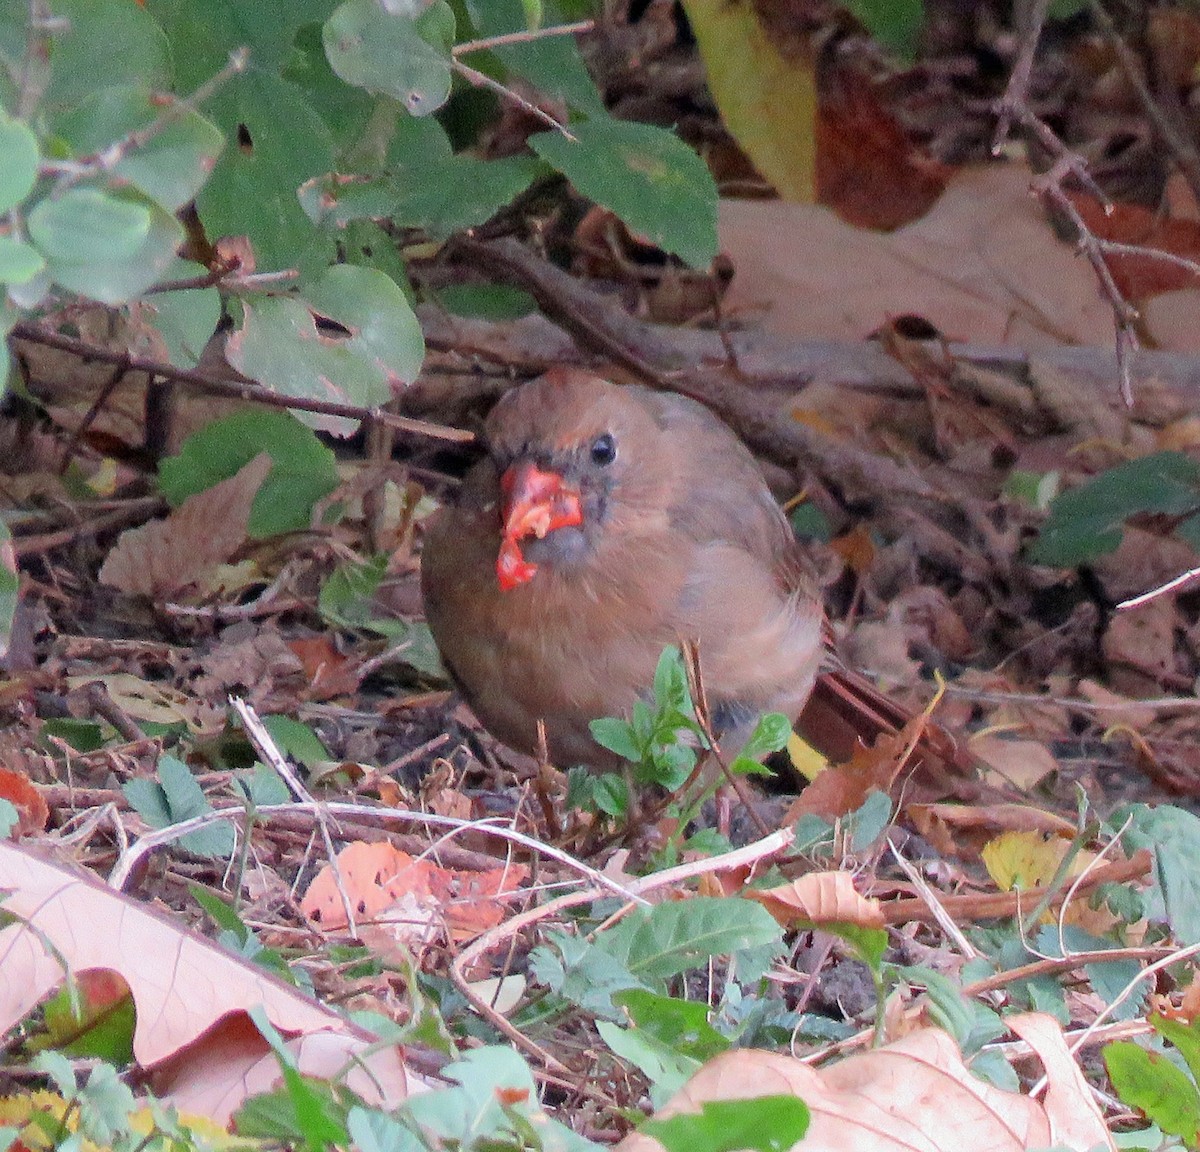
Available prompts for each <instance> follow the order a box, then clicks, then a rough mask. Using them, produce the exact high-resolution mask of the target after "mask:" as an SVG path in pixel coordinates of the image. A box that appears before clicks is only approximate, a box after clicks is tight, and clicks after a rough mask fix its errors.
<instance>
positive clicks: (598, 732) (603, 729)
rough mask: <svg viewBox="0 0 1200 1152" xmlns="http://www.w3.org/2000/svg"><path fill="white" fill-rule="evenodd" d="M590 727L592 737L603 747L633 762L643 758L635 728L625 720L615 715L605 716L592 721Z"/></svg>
mask: <svg viewBox="0 0 1200 1152" xmlns="http://www.w3.org/2000/svg"><path fill="white" fill-rule="evenodd" d="M588 729H589V730H590V731H591V733H592V739H593V740H595V741H596V743H597V744H599V745H600V747H601V748H607V749H608V750H609V751H610V752H614V753H616V755H618V756H620V757H621V758H622V759H623V760H629V761H632V762H633V763H637V761H638V760H640V759H641V757H642V748H641V745H640V744H639V743H638V741H637V737H636V736H635V735H634V731H633V728H632V727H631V726H630V725H629V724H627V723H626V722H625V721H624V720H618V719H617V718H616V717H615V716H603V717H601V718H600V719H598V720H593V721H591V722H590V723H589V724H588Z"/></svg>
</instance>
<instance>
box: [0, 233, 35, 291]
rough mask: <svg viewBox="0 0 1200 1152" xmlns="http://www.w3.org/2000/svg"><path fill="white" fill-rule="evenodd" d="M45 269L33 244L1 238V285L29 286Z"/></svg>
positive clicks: (6, 237) (10, 238) (7, 237)
mask: <svg viewBox="0 0 1200 1152" xmlns="http://www.w3.org/2000/svg"><path fill="white" fill-rule="evenodd" d="M45 267H46V261H45V260H43V259H42V257H41V253H39V252H38V250H37V249H36V248H35V247H33V245H32V244H26V243H25V242H24V241H23V240H14V239H13V238H12V237H11V236H0V284H27V283H28V282H29V281H30V280H32V279H33V278H34V277H35V276H36V275H37V274H38V273H39V272H40V271H41V270H42V269H43V268H45Z"/></svg>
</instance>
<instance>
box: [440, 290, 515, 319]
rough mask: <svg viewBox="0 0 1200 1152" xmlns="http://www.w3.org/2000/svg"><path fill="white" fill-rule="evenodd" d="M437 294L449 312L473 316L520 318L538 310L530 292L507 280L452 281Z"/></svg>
mask: <svg viewBox="0 0 1200 1152" xmlns="http://www.w3.org/2000/svg"><path fill="white" fill-rule="evenodd" d="M436 298H437V302H438V303H439V304H440V305H441V306H442V307H443V308H445V309H446V311H447V312H452V313H454V315H455V316H465V317H467V319H470V320H493V321H501V320H519V319H521V317H522V316H528V315H530V313H533V312H536V311H537V301H536V300H534V298H533V297H532V296H530V295H529V293H528V292H522V291H521V289H520V288H511V287H509V286H508V285H507V284H449V285H447V286H446V287H445V288H442V289H440V290H439V291H438V293H437V297H436Z"/></svg>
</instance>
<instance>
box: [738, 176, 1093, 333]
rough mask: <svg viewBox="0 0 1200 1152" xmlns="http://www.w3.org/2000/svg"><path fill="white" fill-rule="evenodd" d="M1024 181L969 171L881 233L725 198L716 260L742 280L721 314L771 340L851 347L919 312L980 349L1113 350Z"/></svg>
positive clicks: (824, 213)
mask: <svg viewBox="0 0 1200 1152" xmlns="http://www.w3.org/2000/svg"><path fill="white" fill-rule="evenodd" d="M1031 179H1032V177H1031V175H1030V173H1029V171H1028V170H1027V169H1025V168H1022V167H1019V166H1017V165H1003V164H997V165H989V166H987V167H981V168H971V169H965V170H963V171H962V172H961V173H959V175H958V176H956V177H955V178H954V180H952V181H951V183H950V184H949V186H948V187H947V189H946V192H945V193H944V194H943V195H942V197H941V199H940V200H938V202H937V203H936V204H935V205H934V206H933V208H932V209H931V210H930V212H929V213H928V214H927V215H926V216H925V217H923V218H922V219H920V220H918V221H917V222H916V223H914V224H910V225H908V226H907V227H904V228H901V229H899V230H898V231H896V232H893V233H891V234H890V235H880V234H879V233H877V232H866V231H862V230H860V229H857V228H852V227H850V226H849V225H848V224H844V223H842V222H841V221H840V220H839V219H838V218H837V217H836V216H835V215H834V214H833V213H832V212H831V211H829V210H828V209H825V208H818V207H814V206H811V205H804V204H786V203H783V202H781V201H767V200H724V201H722V203H721V216H720V234H721V248H722V251H724V252H725V253H726V254H727V255H728V256H729V257H730V258H731V259H732V260H733V263H734V267H735V268H736V271H737V275H736V277H735V278H734V281H733V284H732V286H731V288H730V295H729V298H728V300H727V303H726V307H728V308H731V309H734V310H737V311H739V312H742V313H746V312H750V313H752V314H756V313H759V312H764V311H765V312H766V316H765V319H764V323H765V326H766V327H767V328H768V329H770V330H771V331H773V332H776V333H778V334H781V335H785V336H799V337H803V338H806V339H811V338H824V339H831V340H860V339H862V338H863V337H864V336H866V335H868V334H869V333H871V332H874V331H875V330H876V329H877V328H880V327H881V326H883V325H884V324H886V323H887V322H888V321H889V320H890V319H891V318H892V317H894V316H898V315H899V316H902V315H905V314H910V313H917V314H919V315H921V316H924V317H925V318H926V319H927V320H929V321H930V322H931V323H933V324H934V325H936V326H937V327H938V328H939V329H940V330H941V331H942V332H944V333H945V334H946V335H947V336H949V337H950V338H951V339H961V340H971V341H975V342H978V343H980V344H1001V343H1010V342H1011V343H1018V344H1023V345H1025V346H1030V347H1037V346H1041V347H1045V346H1047V345H1053V344H1061V343H1067V344H1083V345H1106V344H1111V342H1112V310H1111V309H1110V308H1109V306H1108V305H1107V304H1106V303H1105V302H1104V300H1103V299H1102V298H1101V296H1100V293H1099V292H1098V290H1097V288H1096V280H1095V276H1094V274H1093V273H1092V271H1091V269H1090V268H1089V267H1088V265H1087V262H1086V261H1085V260H1080V259H1079V258H1078V256H1077V255H1076V254H1075V250H1074V248H1073V247H1072V246H1071V245H1070V244H1068V243H1064V242H1063V241H1061V240H1059V239H1058V238H1057V237H1056V236H1055V235H1054V232H1053V230H1052V228H1051V227H1050V224H1049V223H1048V222H1047V220H1046V218H1045V214H1044V212H1043V211H1042V209H1041V206H1040V205H1039V204H1038V202H1037V201H1036V200H1035V199H1034V198H1033V197H1031V196H1030V194H1029V184H1030V180H1031Z"/></svg>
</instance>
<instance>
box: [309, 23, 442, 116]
mask: <svg viewBox="0 0 1200 1152" xmlns="http://www.w3.org/2000/svg"><path fill="white" fill-rule="evenodd" d="M447 31H449V33H450V40H453V34H454V15H453V12H452V11H451V9H450V6H449V5H448V4H447V3H446V2H445V0H434V3H433V4H432V5H431V6H430V7H429V8H428V9H427V10H426V11H425V12H424V13H423V14H422V15H421V17H420V19H419V20H414V19H413V18H412V16H409V15H404V14H402V13H399V12H388V11H385V9H384V6H383V5H381V4H378V3H376V0H347V2H346V3H345V4H342V5H341V6H340V7H339V8H338V9H337V10H336V11H335V12H334V14H333V15H332V16H330V18H329V19H328V20H327V21H326V22H325V27H324V31H323V38H324V41H325V55H326V56H327V57H328V58H329V64H330V66H331V67H332V68H333V70H334V72H336V73H337V74H338V75H339V76H340V77H341V78H342V79H343V80H344V81H345V82H346V83H347V84H353V85H354V86H355V87H356V88H366V89H367V90H368V91H370V92H379V93H383V94H384V95H387V96H394V97H395V98H396V99H397V100H399V101H401V103H403V105H404V106H405V108H407V109H408V111H409V112H410V113H412V114H413V115H414V116H426V115H428V114H429V113H431V112H435V111H436V110H437V109H438V108H440V107H441V106H442V105H443V104H444V103H445V102H446V98H447V97H448V96H449V95H450V45H449V42H447V40H446V33H447ZM422 33H425V34H426V35H427V36H429V37H430V39H426V35H422ZM431 40H433V41H435V42H436V44H437V46H436V47H435V44H434V43H431V42H430V41H431Z"/></svg>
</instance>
